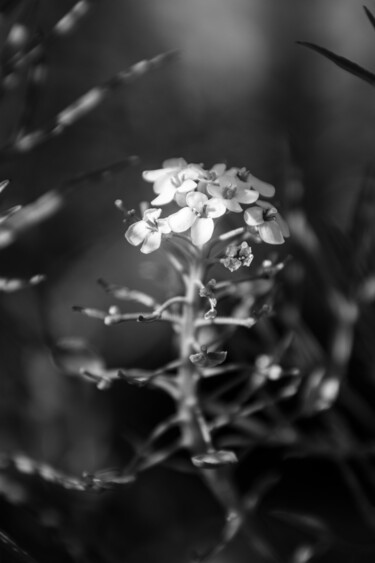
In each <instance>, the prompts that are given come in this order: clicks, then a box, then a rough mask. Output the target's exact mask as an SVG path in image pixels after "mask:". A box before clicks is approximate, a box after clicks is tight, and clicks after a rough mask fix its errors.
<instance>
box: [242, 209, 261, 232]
mask: <svg viewBox="0 0 375 563" xmlns="http://www.w3.org/2000/svg"><path fill="white" fill-rule="evenodd" d="M243 216H244V219H245V223H247V224H248V225H250V227H256V226H257V225H261V224H262V223H263V222H264V218H263V209H262V208H261V207H258V206H257V205H255V206H254V207H249V209H246V210H245V213H244V215H243Z"/></svg>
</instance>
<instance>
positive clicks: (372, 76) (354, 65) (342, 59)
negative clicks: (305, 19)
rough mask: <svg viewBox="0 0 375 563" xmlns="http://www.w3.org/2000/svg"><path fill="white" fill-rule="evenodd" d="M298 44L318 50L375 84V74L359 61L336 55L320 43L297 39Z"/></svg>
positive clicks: (341, 66)
mask: <svg viewBox="0 0 375 563" xmlns="http://www.w3.org/2000/svg"><path fill="white" fill-rule="evenodd" d="M297 45H302V47H307V48H308V49H311V50H312V51H316V52H317V53H319V54H320V55H323V57H326V58H327V59H329V60H330V61H332V62H333V63H334V64H335V65H337V66H338V67H340V68H342V69H344V70H346V71H347V72H349V73H350V74H353V75H354V76H356V77H357V78H360V79H361V80H364V81H365V82H368V83H369V84H371V86H375V74H373V73H372V72H370V71H369V70H366V69H365V68H363V67H361V66H359V65H358V64H357V63H354V62H353V61H350V60H349V59H346V58H345V57H342V56H340V55H336V54H335V53H332V51H329V50H328V49H325V48H324V47H319V45H315V44H314V43H309V42H307V41H297Z"/></svg>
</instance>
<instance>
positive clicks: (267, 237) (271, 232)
mask: <svg viewBox="0 0 375 563" xmlns="http://www.w3.org/2000/svg"><path fill="white" fill-rule="evenodd" d="M244 219H245V223H247V225H249V226H250V227H254V228H255V229H256V230H257V232H258V234H259V236H260V238H261V239H262V240H263V241H264V242H267V243H268V244H283V242H285V238H287V237H288V236H289V227H288V225H287V224H286V222H285V221H284V219H283V218H282V217H281V215H280V213H279V212H278V211H277V209H276V207H274V206H273V205H271V204H270V203H268V202H267V201H257V205H254V207H249V208H248V209H246V211H245V213H244Z"/></svg>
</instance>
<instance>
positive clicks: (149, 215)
mask: <svg viewBox="0 0 375 563" xmlns="http://www.w3.org/2000/svg"><path fill="white" fill-rule="evenodd" d="M160 214H161V209H154V208H152V207H150V208H149V209H146V210H145V211H144V213H143V220H144V221H151V222H154V221H157V220H158V219H159V217H160Z"/></svg>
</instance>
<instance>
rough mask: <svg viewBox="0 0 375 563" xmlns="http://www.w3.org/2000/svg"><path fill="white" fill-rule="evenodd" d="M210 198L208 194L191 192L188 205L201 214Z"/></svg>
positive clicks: (188, 195) (187, 198)
mask: <svg viewBox="0 0 375 563" xmlns="http://www.w3.org/2000/svg"><path fill="white" fill-rule="evenodd" d="M207 201H208V197H207V196H206V194H202V193H200V192H189V193H188V194H187V196H186V203H187V204H188V206H189V207H192V208H193V209H196V210H197V211H199V212H201V211H202V209H203V206H204V204H205V203H207Z"/></svg>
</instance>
